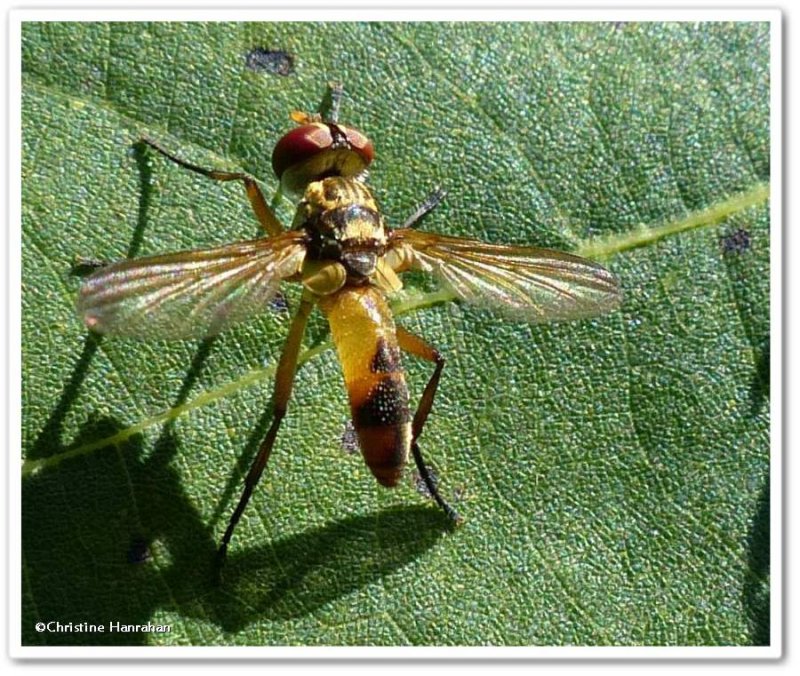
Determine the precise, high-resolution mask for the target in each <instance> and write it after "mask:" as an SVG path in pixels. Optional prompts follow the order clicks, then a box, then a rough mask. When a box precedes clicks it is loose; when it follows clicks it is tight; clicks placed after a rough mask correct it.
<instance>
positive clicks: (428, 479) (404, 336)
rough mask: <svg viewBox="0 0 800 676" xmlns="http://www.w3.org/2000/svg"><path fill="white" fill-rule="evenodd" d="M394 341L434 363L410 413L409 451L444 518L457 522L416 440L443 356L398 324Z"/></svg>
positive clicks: (429, 408) (432, 394) (438, 374)
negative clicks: (434, 366) (414, 411)
mask: <svg viewBox="0 0 800 676" xmlns="http://www.w3.org/2000/svg"><path fill="white" fill-rule="evenodd" d="M397 343H398V345H399V346H400V349H402V350H404V351H405V352H408V353H409V354H413V355H414V356H416V357H419V358H421V359H424V360H426V361H429V362H432V363H434V364H436V368H435V369H434V371H433V375H432V376H431V379H430V380H429V381H428V384H427V385H426V386H425V391H424V392H423V393H422V399H420V402H419V406H417V412H416V413H415V414H414V421H413V422H412V423H411V453H412V454H413V456H414V462H415V463H416V465H417V470H419V475H420V476H421V477H422V480H423V481H424V482H425V486H426V487H427V489H428V492H429V493H430V494H431V495H432V496H433V499H434V500H436V504H437V505H439V507H441V508H442V509H443V510H444V513H445V514H447V516H448V518H449V519H450V520H451V521H453V522H454V523H455V524H456V525H457V524H459V523H461V522H462V521H463V519H462V518H461V516H460V515H459V514H458V512H456V510H455V509H453V508H452V507H451V506H450V505H449V504H448V503H447V501H446V500H445V499H444V498H443V497H442V496H441V495H440V494H439V489H438V488H437V487H436V483H435V482H434V481H433V477H432V476H431V474H430V472H429V471H428V468H427V467H426V466H425V461H424V460H423V459H422V451H420V450H419V444H418V443H417V440H418V439H419V436H420V434H422V428H423V427H424V426H425V421H426V420H427V419H428V415H429V414H430V412H431V408H432V407H433V399H434V397H435V396H436V389H437V388H438V387H439V379H440V378H441V375H442V369H444V361H445V360H444V357H442V355H441V354H439V352H438V351H437V350H436V349H435V348H433V347H431V346H430V345H428V344H427V343H426V342H425V341H424V340H422V338H418V337H417V336H415V335H414V334H413V333H409V332H408V331H406V330H405V329H404V328H402V327H400V326H398V327H397Z"/></svg>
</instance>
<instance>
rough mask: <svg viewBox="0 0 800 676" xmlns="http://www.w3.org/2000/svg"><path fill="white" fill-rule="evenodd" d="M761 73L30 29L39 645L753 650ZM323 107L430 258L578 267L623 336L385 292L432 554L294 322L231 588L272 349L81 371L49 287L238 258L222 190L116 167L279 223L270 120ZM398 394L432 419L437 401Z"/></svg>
mask: <svg viewBox="0 0 800 676" xmlns="http://www.w3.org/2000/svg"><path fill="white" fill-rule="evenodd" d="M256 47H260V48H263V49H265V50H282V51H283V52H286V53H287V54H289V55H291V60H282V59H281V58H280V55H279V54H278V55H277V57H276V58H277V61H275V62H274V63H273V62H270V63H268V64H267V65H268V66H270V65H275V64H277V66H278V67H277V68H275V69H273V70H278V71H281V70H282V71H283V72H285V70H286V69H287V68H290V69H291V71H292V72H291V73H290V74H288V75H284V74H280V73H276V72H271V71H270V69H269V68H268V67H258V68H256V69H253V68H252V64H251V65H250V66H248V63H247V54H248V52H250V50H252V49H253V48H256ZM769 47H770V44H769V25H768V24H765V23H730V24H720V23H713V24H712V23H691V24H689V23H670V24H659V23H643V24H637V23H631V24H611V23H593V24H580V23H570V24H560V23H547V24H534V23H515V24H503V23H497V24H475V23H469V24H466V23H465V24H440V23H420V24H414V23H405V24H382V23H361V24H348V23H329V24H311V23H308V24H297V23H280V24H278V23H276V24H225V23H213V24H212V23H208V24H204V23H195V24H177V23H169V24H167V23H160V24H158V23H157V24H146V23H137V24H125V23H28V24H25V25H24V27H23V111H22V115H23V162H22V177H23V250H22V256H23V298H22V301H23V346H22V355H23V407H24V410H23V447H24V452H25V464H24V465H23V515H22V516H23V542H22V545H23V550H22V551H23V565H24V567H23V571H22V584H23V620H22V622H23V624H22V627H23V640H24V642H25V643H27V644H30V645H73V644H74V645H97V644H133V645H138V644H146V645H178V644H182V645H217V644H237V645H243V644H247V645H305V644H315V645H486V644H494V645H575V644H579V645H752V644H765V643H768V642H769V630H770V627H769V603H770V599H769V534H768V524H769V488H768V486H769V253H770V252H769V248H770V239H769V226H770V223H769V209H768V207H769V205H768V195H769V185H768V180H769V162H770V156H769V134H770V130H769V87H770V82H769V80H770V74H769ZM332 80H339V81H342V82H344V83H345V88H346V97H345V99H344V101H343V110H342V119H343V120H345V121H347V122H348V123H350V124H352V125H353V126H355V127H356V128H358V129H361V130H364V131H365V132H367V133H368V134H369V135H370V136H371V137H372V139H373V140H374V142H375V145H376V149H377V159H376V162H375V163H374V165H373V167H374V168H373V170H372V171H371V175H370V183H371V185H372V186H373V187H374V190H375V193H376V195H377V197H378V199H379V201H380V203H381V205H382V208H383V210H384V212H385V213H386V215H387V218H388V219H389V220H390V222H391V223H393V224H395V225H397V224H399V223H401V222H402V221H403V220H404V219H405V218H406V217H407V216H408V215H410V214H411V213H412V212H413V210H414V209H415V208H416V206H417V205H418V204H419V203H420V202H421V201H422V199H424V197H425V196H426V195H427V194H428V193H429V192H430V190H431V189H432V188H433V187H434V186H436V185H441V186H443V187H445V188H446V189H447V190H448V192H449V195H448V198H447V200H446V202H445V203H444V204H443V205H442V206H440V207H439V208H438V209H437V210H436V212H435V213H434V214H432V215H431V216H430V217H428V219H426V222H425V229H427V230H431V231H435V232H441V233H447V234H461V235H469V236H475V237H480V238H483V239H485V240H487V241H492V242H516V243H530V244H536V245H544V246H550V247H556V248H562V249H565V250H571V251H577V252H578V253H583V254H585V255H592V256H596V257H601V258H603V259H604V260H605V263H606V264H607V265H608V266H609V267H610V268H611V269H612V270H613V271H614V272H615V273H616V274H617V275H618V276H619V278H620V279H621V280H622V285H623V287H624V292H625V301H624V304H623V307H622V309H621V310H620V311H619V312H616V313H614V314H612V315H610V316H608V317H604V318H600V319H597V320H592V321H583V322H574V323H565V324H553V325H544V326H529V325H526V324H520V323H512V322H505V321H501V320H498V319H497V318H496V317H494V316H492V315H490V314H488V313H485V312H480V311H478V310H474V309H470V308H467V307H462V306H459V305H457V304H454V303H441V302H437V300H441V297H440V296H437V295H436V292H435V289H436V287H435V285H434V284H433V282H432V281H431V280H429V279H425V278H423V277H420V276H406V281H407V283H408V286H409V287H410V296H409V297H408V298H410V300H408V299H407V301H406V306H405V309H406V310H409V309H413V310H414V311H408V312H405V313H404V314H403V315H402V317H400V319H399V321H400V322H401V323H402V324H403V325H404V326H406V327H407V328H409V329H410V330H411V331H413V332H415V333H417V334H418V335H420V336H422V337H424V338H425V339H426V340H427V341H429V342H430V343H431V344H433V345H435V346H437V347H438V348H439V349H440V350H441V352H442V353H443V354H444V355H445V356H446V357H447V366H446V368H445V371H444V376H443V378H442V382H441V386H440V389H439V393H438V395H437V400H436V403H435V406H434V410H433V414H432V416H431V418H430V419H429V421H428V425H427V427H426V429H425V433H424V435H423V436H422V439H421V445H422V450H423V453H424V454H425V456H426V457H427V459H428V460H429V461H430V463H431V464H432V465H433V467H434V468H435V471H436V473H437V475H438V477H439V479H440V487H441V490H442V492H443V494H444V495H445V496H446V497H448V498H449V499H451V500H454V501H455V502H456V503H457V507H458V509H459V511H460V512H461V513H462V514H463V516H464V517H465V519H466V521H465V523H464V525H463V526H462V527H461V528H459V529H458V530H457V531H455V532H450V531H449V530H448V529H447V527H446V524H445V522H444V518H443V516H442V515H441V514H440V513H439V511H438V510H437V509H436V507H435V506H434V505H433V503H432V502H430V501H429V500H427V499H426V498H425V497H424V496H422V495H420V494H419V493H418V492H417V491H416V490H415V489H414V486H413V484H412V481H411V478H410V477H409V479H408V480H407V481H404V482H403V483H402V484H401V486H400V487H399V488H398V489H396V490H394V491H387V490H385V489H383V488H381V487H380V486H378V485H377V483H376V482H375V481H374V480H373V479H372V477H371V475H370V473H369V471H368V470H367V469H366V467H365V466H364V465H363V462H362V461H361V460H360V459H359V457H358V456H357V455H352V454H348V453H347V452H346V451H345V450H344V449H343V445H342V442H341V436H342V432H343V430H344V426H345V423H346V421H347V418H348V406H347V402H346V396H345V392H344V388H343V386H342V379H341V375H340V371H339V366H338V363H337V360H336V355H335V353H334V351H333V350H331V349H327V343H326V341H327V337H326V327H325V324H324V321H323V320H322V319H321V318H320V317H316V318H315V319H314V320H313V321H312V323H311V326H310V328H309V332H308V335H307V337H306V343H305V345H306V348H307V349H308V351H307V352H305V353H304V356H303V359H304V363H303V365H302V367H301V368H300V370H299V372H298V375H297V379H296V383H295V392H294V396H293V400H292V403H291V406H290V409H289V414H288V416H287V418H286V419H285V421H284V425H283V427H282V428H281V430H280V434H279V437H278V442H277V445H276V448H275V451H274V453H273V455H272V458H271V459H270V462H269V465H268V466H267V469H266V472H265V474H264V477H263V479H262V482H261V484H260V485H259V487H258V489H257V491H256V493H255V495H254V498H253V500H252V501H251V503H250V506H249V508H248V510H247V511H246V513H245V515H244V517H243V519H242V522H241V523H240V524H239V528H238V530H237V532H236V535H235V537H234V540H233V543H232V547H231V550H230V553H229V558H228V561H227V565H226V567H225V569H224V571H223V579H222V583H221V585H220V586H218V587H217V586H214V585H213V584H212V582H211V577H212V576H211V569H212V562H213V555H214V550H215V547H216V545H217V543H218V541H219V539H220V536H221V534H222V532H223V531H224V528H225V525H226V523H227V520H228V517H229V515H230V513H231V511H232V509H233V507H234V505H235V501H236V500H237V499H238V496H239V493H240V486H241V481H242V477H243V475H244V472H245V471H246V468H247V467H248V465H249V463H250V460H251V458H252V456H253V454H254V452H255V449H256V448H257V445H258V443H259V442H260V439H261V437H262V435H263V434H264V432H265V430H266V428H267V427H268V425H269V423H270V420H271V418H270V411H269V399H270V394H271V384H272V381H271V377H272V375H273V374H274V369H275V363H276V359H277V355H278V354H279V352H280V349H281V346H282V344H283V340H284V339H285V336H286V330H287V327H288V321H289V317H288V316H287V315H286V314H285V313H280V312H273V313H270V314H269V315H268V316H265V317H263V318H261V319H259V320H257V321H255V322H253V323H251V324H248V325H245V326H242V327H240V328H236V329H234V330H231V331H230V332H228V333H225V334H224V335H222V336H221V337H219V338H218V339H217V340H215V341H213V342H212V343H210V344H199V343H196V342H176V343H166V342H152V343H147V342H136V341H132V340H122V339H119V340H111V339H102V340H97V339H94V338H92V337H88V336H87V334H86V331H85V330H84V328H83V327H82V326H81V324H80V322H79V321H78V319H77V318H76V316H75V314H74V310H73V306H74V298H75V294H76V290H77V287H78V284H79V281H78V279H77V278H75V277H74V276H72V275H70V269H71V267H72V266H73V264H74V263H75V260H76V256H83V257H94V258H100V259H106V260H108V259H117V258H122V257H125V256H132V255H137V256H138V255H146V254H152V253H156V252H166V251H175V250H179V249H185V248H196V247H199V246H207V245H211V244H220V243H225V242H229V241H234V240H237V239H246V238H250V237H253V236H255V235H256V234H257V224H256V221H255V219H254V217H253V215H252V213H251V211H250V207H249V204H248V202H247V200H246V199H245V196H244V193H243V190H242V188H241V186H240V185H238V184H233V183H224V184H223V183H215V182H212V181H209V180H207V179H205V178H203V177H201V176H198V175H195V174H192V173H190V172H187V171H185V170H182V169H181V168H179V167H178V166H176V165H174V164H173V163H170V162H168V161H166V160H165V159H164V158H162V157H159V156H156V155H154V154H149V153H144V152H142V151H141V148H140V146H137V145H135V144H136V142H137V140H138V139H139V138H140V137H141V135H142V134H145V133H147V134H149V135H150V136H152V137H154V138H157V139H158V140H159V141H161V142H162V143H163V144H164V145H165V146H167V147H169V148H170V149H172V150H173V151H174V152H175V153H177V154H179V155H180V156H181V157H183V158H185V159H187V160H189V161H191V162H194V163H196V164H199V165H202V166H208V167H216V168H221V169H231V170H237V171H238V170H244V171H247V172H249V173H251V174H252V175H254V176H256V177H258V178H259V179H260V180H261V181H263V183H262V185H263V186H264V188H265V191H267V194H270V193H271V191H272V190H273V189H274V188H275V180H274V178H273V176H272V175H271V168H270V153H271V149H272V146H273V144H274V143H275V142H276V141H277V139H278V138H279V137H280V136H281V134H283V133H285V132H286V131H287V130H288V129H289V128H291V126H292V124H291V122H290V120H289V118H288V113H289V112H290V111H291V110H295V109H301V110H314V109H315V108H316V106H317V104H318V102H319V101H320V99H321V97H322V95H323V93H324V89H325V85H326V83H327V82H329V81H332ZM292 211H293V206H292V204H291V203H290V202H288V201H284V202H283V203H282V204H281V205H280V207H279V209H278V215H279V216H280V218H281V219H282V220H283V221H284V222H288V221H289V219H291V216H292ZM287 296H288V299H289V302H290V304H292V305H293V306H294V307H296V300H297V297H298V296H297V293H296V289H290V288H289V287H287ZM407 372H408V379H409V382H410V386H411V389H412V393H413V396H414V397H418V396H419V395H420V394H421V392H422V389H423V387H424V384H425V383H426V382H427V379H428V378H429V377H430V374H431V367H430V365H429V364H427V363H419V362H418V361H416V360H408V363H407ZM409 474H410V472H409ZM140 559H146V560H144V561H140V562H139V563H135V562H134V563H132V562H130V560H134V561H136V560H140ZM51 620H57V621H59V622H62V623H67V622H75V623H79V622H88V623H93V624H100V625H105V627H106V631H105V633H86V632H75V631H73V632H61V633H47V632H46V633H37V632H36V631H34V624H35V622H37V621H51ZM110 622H120V623H122V624H145V623H147V622H151V623H153V624H168V625H171V627H172V630H171V631H170V632H169V633H143V632H135V633H122V632H112V631H109V624H108V623H110Z"/></svg>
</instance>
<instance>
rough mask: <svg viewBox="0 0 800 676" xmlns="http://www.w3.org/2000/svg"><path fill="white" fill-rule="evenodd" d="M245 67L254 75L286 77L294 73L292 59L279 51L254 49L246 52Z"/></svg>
mask: <svg viewBox="0 0 800 676" xmlns="http://www.w3.org/2000/svg"><path fill="white" fill-rule="evenodd" d="M245 65H246V66H247V67H248V68H249V69H250V70H253V71H255V72H256V73H271V74H272V75H281V76H283V77H286V76H287V75H291V74H292V73H293V72H294V57H293V56H292V55H291V54H289V53H288V52H284V51H283V50H281V49H263V48H261V47H255V48H254V49H251V50H250V51H249V52H247V56H246V58H245Z"/></svg>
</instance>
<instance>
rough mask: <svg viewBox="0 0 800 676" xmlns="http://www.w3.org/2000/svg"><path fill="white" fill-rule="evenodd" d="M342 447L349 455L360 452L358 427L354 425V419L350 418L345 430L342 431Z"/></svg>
mask: <svg viewBox="0 0 800 676" xmlns="http://www.w3.org/2000/svg"><path fill="white" fill-rule="evenodd" d="M342 449H343V450H344V452H345V453H347V454H348V455H353V454H355V453H358V435H357V434H356V428H355V427H354V426H353V421H352V420H348V421H347V422H346V423H345V424H344V431H343V432H342Z"/></svg>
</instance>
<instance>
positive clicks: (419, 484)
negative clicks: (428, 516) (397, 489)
mask: <svg viewBox="0 0 800 676" xmlns="http://www.w3.org/2000/svg"><path fill="white" fill-rule="evenodd" d="M425 464H426V465H427V467H428V474H429V475H430V477H431V481H432V482H433V486H434V488H438V487H439V475H438V474H437V473H436V470H435V469H434V468H433V467H431V465H429V464H428V463H425ZM411 481H412V482H413V483H414V488H415V489H416V491H417V493H419V494H420V495H424V496H425V497H426V498H431V499H433V495H431V492H430V490H428V485H427V484H426V483H425V479H423V478H422V475H421V474H420V473H419V471H418V470H414V472H413V473H412V474H411Z"/></svg>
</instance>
